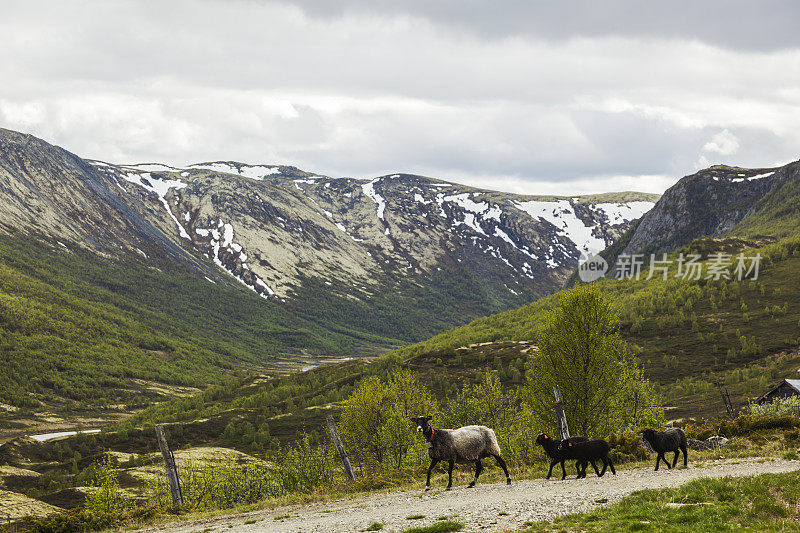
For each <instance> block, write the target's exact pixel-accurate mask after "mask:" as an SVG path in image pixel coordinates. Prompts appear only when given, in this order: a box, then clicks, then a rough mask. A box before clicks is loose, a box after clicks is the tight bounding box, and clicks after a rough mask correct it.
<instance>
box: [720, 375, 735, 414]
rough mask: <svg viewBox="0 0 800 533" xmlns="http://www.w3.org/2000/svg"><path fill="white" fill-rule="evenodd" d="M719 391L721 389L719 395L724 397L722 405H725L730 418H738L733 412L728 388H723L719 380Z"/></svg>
mask: <svg viewBox="0 0 800 533" xmlns="http://www.w3.org/2000/svg"><path fill="white" fill-rule="evenodd" d="M717 389H719V394H720V396H722V403H724V404H725V410H726V411H728V417H729V418H736V417H735V416H734V412H733V405H732V404H731V397H730V395H729V394H728V388H727V387H724V388H723V386H722V382H721V381H720V380H719V379H717Z"/></svg>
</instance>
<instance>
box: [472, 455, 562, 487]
mask: <svg viewBox="0 0 800 533" xmlns="http://www.w3.org/2000/svg"><path fill="white" fill-rule="evenodd" d="M493 457H494V460H495V461H497V464H499V465H500V468H502V469H503V472H505V474H506V485H511V476H510V475H509V473H508V465H507V464H506V461H505V459H503V458H502V457H500V456H499V455H494V456H493ZM561 468H564V463H561ZM550 470H551V471H552V470H553V465H550ZM547 477H550V476H547ZM475 479H478V477H477V476H475Z"/></svg>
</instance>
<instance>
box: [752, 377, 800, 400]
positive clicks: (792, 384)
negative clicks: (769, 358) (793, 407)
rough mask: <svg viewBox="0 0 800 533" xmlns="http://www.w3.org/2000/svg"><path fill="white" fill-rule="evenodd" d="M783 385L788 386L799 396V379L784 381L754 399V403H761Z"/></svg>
mask: <svg viewBox="0 0 800 533" xmlns="http://www.w3.org/2000/svg"><path fill="white" fill-rule="evenodd" d="M783 385H788V386H789V387H791V388H792V389H793V390H794V391H795V392H796V393H797V394H800V379H784V380H783V381H781V382H780V383H778V384H777V385H775V386H774V387H771V388H770V389H769V390H768V391H767V392H765V393H764V394H762V395H761V396H759V397H758V398H756V402H758V403H761V401H762V400H764V399H765V398H766V397H767V396H769V395H770V394H772V393H773V392H775V391H776V390H778V389H779V388H781V387H782V386H783Z"/></svg>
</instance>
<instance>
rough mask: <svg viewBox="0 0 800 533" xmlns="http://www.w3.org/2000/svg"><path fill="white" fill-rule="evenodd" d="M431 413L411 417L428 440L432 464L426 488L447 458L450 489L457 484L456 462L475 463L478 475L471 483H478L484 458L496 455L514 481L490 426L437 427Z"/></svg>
mask: <svg viewBox="0 0 800 533" xmlns="http://www.w3.org/2000/svg"><path fill="white" fill-rule="evenodd" d="M431 418H432V417H430V416H418V417H416V418H412V419H411V421H412V422H414V424H416V426H417V431H419V432H420V433H422V435H423V436H424V437H425V440H426V441H428V457H430V458H431V464H430V466H429V467H428V478H427V480H426V481H425V490H430V488H431V470H433V467H434V466H436V464H437V463H438V462H439V461H447V463H448V469H447V489H446V490H450V487H452V486H453V464H454V463H475V478H474V479H473V480H472V482H471V483H470V484H469V485H468V486H469V487H470V488H471V487H474V486H475V483H476V482H477V481H478V476H479V475H480V474H481V472H482V471H483V465H482V464H481V459H484V458H486V457H494V458H495V460H496V461H497V464H499V465H500V467H501V468H502V469H503V472H505V474H506V483H507V484H509V485H511V476H510V475H509V474H508V467H507V466H506V462H505V461H504V460H503V458H502V457H500V446H499V445H498V444H497V437H496V436H495V434H494V431H493V430H491V429H489V428H487V427H486V426H464V427H462V428H458V429H436V428H433V427H431V426H430V425H429V424H428V422H429V421H430V420H431Z"/></svg>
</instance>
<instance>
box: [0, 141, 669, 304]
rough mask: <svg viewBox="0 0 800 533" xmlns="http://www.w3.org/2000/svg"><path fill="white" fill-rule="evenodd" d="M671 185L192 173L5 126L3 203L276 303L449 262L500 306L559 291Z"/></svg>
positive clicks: (100, 247) (347, 294)
mask: <svg viewBox="0 0 800 533" xmlns="http://www.w3.org/2000/svg"><path fill="white" fill-rule="evenodd" d="M656 199H657V196H656V195H649V194H642V193H621V194H607V195H594V196H577V197H537V196H523V195H514V194H507V193H501V192H496V191H488V190H481V189H475V188H471V187H467V186H463V185H459V184H455V183H449V182H446V181H442V180H437V179H432V178H426V177H423V176H416V175H410V174H393V175H387V176H381V177H377V178H375V179H371V180H359V179H353V178H331V177H327V176H320V175H315V174H311V173H308V172H304V171H302V170H299V169H297V168H295V167H290V166H280V165H278V166H272V165H247V164H243V163H238V162H233V161H217V162H208V163H200V164H193V165H188V166H186V167H182V168H177V167H171V166H166V165H160V164H138V165H115V164H111V163H107V162H102V161H86V160H83V159H81V158H79V157H78V156H75V155H74V154H70V153H69V152H67V151H65V150H63V149H60V148H57V147H54V146H51V145H49V144H47V143H45V142H44V141H41V140H40V139H36V138H35V137H32V136H28V135H23V134H19V133H15V132H10V131H8V130H0V211H2V212H3V217H2V223H1V224H2V226H3V227H5V228H6V229H7V230H14V231H20V230H21V231H25V232H31V231H35V232H38V233H41V234H43V235H48V236H51V237H53V238H56V239H60V240H70V241H73V242H76V243H83V244H84V245H85V246H87V247H90V248H91V249H93V250H95V251H97V252H99V253H102V254H111V255H113V254H114V253H119V252H121V251H127V252H132V253H136V254H139V255H141V256H142V257H144V258H150V257H151V256H152V255H158V254H166V255H168V256H169V257H170V258H172V259H175V260H179V261H181V262H183V263H187V264H190V265H192V267H193V268H195V269H196V270H197V271H198V272H199V273H201V274H202V275H203V276H206V277H208V278H209V279H211V280H214V281H220V280H221V279H225V276H224V275H220V274H221V273H220V272H219V271H216V272H215V269H214V267H213V265H216V267H218V268H219V269H222V270H224V271H225V272H227V273H228V274H229V275H231V276H233V277H234V278H235V279H237V280H238V281H239V282H241V283H242V284H244V285H246V286H247V287H248V288H250V289H251V290H252V291H254V292H256V293H258V294H259V295H262V296H264V297H266V298H276V299H281V300H286V299H287V298H289V299H290V298H292V297H299V295H300V294H301V292H302V290H303V287H304V286H308V285H309V284H318V285H321V286H323V287H326V288H327V289H326V290H328V291H331V292H333V293H335V294H337V295H338V296H340V297H343V298H348V299H356V300H360V301H365V300H368V299H370V297H372V296H374V295H375V294H376V293H379V292H384V291H387V290H394V289H395V288H396V287H397V286H398V285H399V284H400V283H407V282H408V280H413V283H414V284H416V285H417V286H419V287H424V286H425V285H426V284H428V283H430V282H431V279H432V277H433V276H435V274H436V273H437V272H442V271H448V272H449V271H453V272H460V271H469V272H471V273H472V275H474V276H476V277H477V278H479V279H481V280H482V282H483V283H485V286H486V287H487V289H488V293H487V295H486V296H485V297H486V298H488V299H490V300H494V301H496V304H497V305H499V306H500V307H503V306H507V305H512V304H513V303H516V302H517V301H518V298H516V297H519V298H520V299H523V298H524V299H530V298H532V297H535V296H537V295H541V294H545V293H548V292H552V291H553V290H554V289H556V288H557V287H558V286H559V285H560V283H561V282H562V281H563V279H564V278H565V277H566V275H567V274H568V273H569V271H570V270H571V269H572V268H573V267H574V266H575V265H576V264H577V261H578V259H579V257H580V256H581V254H590V253H596V252H598V251H599V250H601V249H603V248H605V247H606V246H607V245H609V244H611V242H613V240H614V239H615V238H617V237H618V236H619V235H620V234H622V232H624V231H625V230H626V229H627V227H628V225H629V224H630V222H631V221H632V220H634V219H636V218H638V217H640V216H641V215H642V214H644V213H645V212H646V211H647V210H648V209H649V208H650V207H652V206H653V204H654V201H655V200H656Z"/></svg>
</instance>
